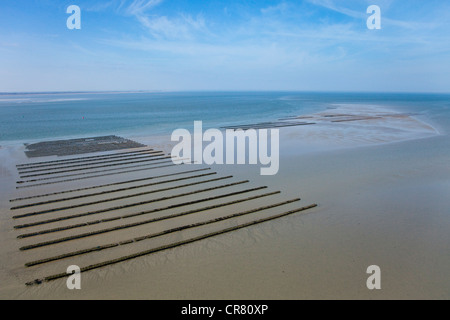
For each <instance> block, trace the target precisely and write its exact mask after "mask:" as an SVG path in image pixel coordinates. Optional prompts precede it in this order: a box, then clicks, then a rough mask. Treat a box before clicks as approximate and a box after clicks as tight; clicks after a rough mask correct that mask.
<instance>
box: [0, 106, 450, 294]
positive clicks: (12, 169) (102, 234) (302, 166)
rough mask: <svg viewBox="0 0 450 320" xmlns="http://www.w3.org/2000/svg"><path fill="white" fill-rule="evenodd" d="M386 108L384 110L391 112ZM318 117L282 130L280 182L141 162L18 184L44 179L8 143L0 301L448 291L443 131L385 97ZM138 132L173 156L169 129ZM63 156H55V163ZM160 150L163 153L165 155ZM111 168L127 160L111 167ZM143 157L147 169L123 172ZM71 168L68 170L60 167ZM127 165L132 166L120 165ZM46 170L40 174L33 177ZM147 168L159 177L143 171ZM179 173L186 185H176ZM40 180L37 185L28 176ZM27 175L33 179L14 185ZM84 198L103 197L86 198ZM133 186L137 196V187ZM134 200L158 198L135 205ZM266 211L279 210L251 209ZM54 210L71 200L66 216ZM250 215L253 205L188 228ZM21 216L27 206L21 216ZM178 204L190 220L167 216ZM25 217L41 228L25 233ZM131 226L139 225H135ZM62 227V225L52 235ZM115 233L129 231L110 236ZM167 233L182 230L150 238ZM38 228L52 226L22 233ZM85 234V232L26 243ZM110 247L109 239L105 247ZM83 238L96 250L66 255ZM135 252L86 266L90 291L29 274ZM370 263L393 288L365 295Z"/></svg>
mask: <svg viewBox="0 0 450 320" xmlns="http://www.w3.org/2000/svg"><path fill="white" fill-rule="evenodd" d="M381 114H382V115H385V116H384V117H380V115H381ZM386 114H387V116H386ZM311 117H314V118H315V122H316V124H315V125H311V126H295V127H284V128H280V137H281V150H280V155H281V159H280V172H279V173H278V175H277V176H275V177H263V176H260V175H259V167H252V166H212V167H205V166H197V165H194V166H190V165H183V166H171V164H170V163H164V164H159V165H155V164H154V162H149V163H152V164H148V163H145V162H144V163H139V164H124V165H118V166H116V167H114V169H117V170H115V171H114V170H113V171H109V172H103V173H93V174H92V175H101V174H106V173H108V174H109V173H111V175H105V176H98V177H95V178H86V179H80V180H77V179H79V178H85V177H88V176H89V174H87V175H85V177H81V176H80V175H78V173H83V172H84V171H73V172H62V173H57V174H55V175H57V176H58V178H56V179H48V180H39V181H32V182H23V183H21V184H16V182H17V181H18V180H22V181H23V180H25V179H29V180H35V179H45V178H44V177H47V176H35V177H28V178H20V176H19V172H18V170H17V168H16V164H20V163H27V162H30V161H29V160H28V159H26V158H25V155H24V153H23V151H24V149H23V148H24V147H22V146H17V147H14V148H13V147H11V148H4V149H2V150H0V151H1V153H2V159H5V161H4V162H2V172H3V176H2V180H3V181H4V183H2V199H1V200H2V201H1V212H2V216H1V222H2V224H1V226H2V230H1V237H2V243H6V244H7V245H5V246H4V247H3V248H2V251H1V253H0V254H1V261H2V268H1V278H2V283H4V284H5V285H4V286H2V288H1V290H0V296H1V297H2V298H18V299H20V298H38V299H39V298H44V299H45V298H58V299H59V298H61V299H67V298H69V299H74V298H75V299H76V298H82V299H85V298H89V299H96V298H107V299H116V298H131V299H140V298H145V299H309V298H311V299H321V298H325V299H329V298H331V299H342V298H344V299H345V298H353V299H383V298H406V299H408V298H412V299H414V298H448V297H449V296H450V292H449V289H448V288H450V283H449V280H448V279H449V277H448V275H447V270H448V267H449V266H450V261H449V257H448V255H447V254H446V253H447V252H448V250H449V247H448V246H449V243H450V238H449V236H448V230H449V227H450V220H449V217H448V214H447V212H446V208H448V207H450V203H449V202H448V199H447V197H445V194H446V192H447V191H448V190H449V187H450V185H449V181H450V180H449V177H450V172H449V169H448V161H449V160H450V159H449V154H450V150H449V146H448V144H447V143H446V139H445V137H444V136H440V135H439V134H438V133H437V132H436V130H434V129H433V128H432V127H431V126H429V125H428V124H426V123H424V122H422V121H420V120H418V119H415V118H414V117H413V116H411V115H395V112H391V111H389V110H380V109H379V108H378V109H377V108H373V107H366V110H362V109H361V107H358V108H351V107H350V106H341V107H337V109H332V110H329V111H328V112H327V113H324V114H321V115H318V114H315V115H311ZM356 117H358V120H356ZM330 119H333V121H334V120H336V119H340V120H344V119H345V120H349V119H352V120H354V121H339V122H332V121H330ZM135 140H136V141H138V142H140V143H142V144H145V145H148V146H150V147H151V148H152V149H155V150H161V151H162V154H165V155H167V153H169V152H170V148H169V146H170V143H168V142H167V141H168V139H167V137H159V138H156V137H139V138H136V139H135ZM138 150H139V149H136V150H134V151H138ZM418 150H420V152H419V151H418ZM121 152H123V151H121ZM145 152H151V151H145ZM102 155H104V157H103V158H101V161H97V160H98V159H97V160H94V159H95V158H94V159H90V160H93V161H90V162H88V163H90V165H91V167H96V166H97V165H96V163H98V162H104V161H105V160H106V158H108V157H109V156H111V157H112V156H116V157H117V154H116V155H112V154H110V153H108V154H106V153H103V154H102ZM91 156H99V154H95V155H91ZM148 156H150V155H148ZM78 157H81V156H78ZM134 157H142V154H141V155H139V156H138V155H134ZM57 159H58V160H59V158H57V157H51V158H46V159H45V161H55V160H57ZM64 159H67V161H70V163H69V162H67V163H65V164H61V163H59V164H57V163H52V165H53V166H54V165H55V164H57V167H59V168H60V169H58V171H65V170H73V169H77V168H79V167H76V165H77V164H79V163H77V162H75V161H78V160H75V159H73V158H72V159H71V160H69V158H64ZM114 159H115V160H119V159H122V160H123V159H124V158H114ZM150 159H152V158H149V159H147V160H150ZM38 160H39V161H41V159H33V162H37V161H38ZM85 160H86V159H85ZM110 160H113V159H110ZM160 161H161V162H163V161H165V160H157V161H156V162H160ZM125 162H126V161H124V163H125ZM114 163H117V162H110V164H114ZM147 164H148V167H145V166H143V167H134V168H126V167H131V166H134V165H147ZM39 165H42V164H39ZM84 165H86V163H84ZM64 166H70V168H66V169H64V168H61V167H64ZM159 166H161V168H154V167H159ZM165 166H168V167H165ZM150 167H153V168H150ZM41 169H44V167H39V168H30V167H29V168H27V170H25V171H32V170H41ZM103 169H107V168H91V169H87V170H86V172H95V171H99V170H103ZM109 169H113V168H112V167H111V168H109ZM141 169H142V170H141ZM132 170H139V171H132ZM20 171H22V172H23V171H24V170H20ZM194 171H195V172H194ZM117 172H123V173H120V174H114V173H117ZM183 172H184V173H183ZM37 173H43V172H42V171H37V172H34V173H33V172H28V173H25V174H22V176H23V175H33V174H37ZM75 173H77V175H74V176H70V177H64V176H65V175H71V174H75ZM169 175H170V176H169ZM48 177H51V175H49V176H48ZM146 178H149V180H148V181H147V180H145V181H144V180H143V179H146ZM150 178H151V179H150ZM181 178H185V180H181V181H180V180H177V181H173V180H175V179H181ZM69 179H70V180H69ZM71 179H74V180H71ZM64 180H69V181H64ZM55 181H63V182H58V183H53V182H55ZM49 182H52V183H49ZM155 183H156V184H155ZM34 184H40V185H39V186H35V187H27V185H34ZM144 185H145V186H144ZM180 185H185V186H182V187H180ZM12 186H13V188H12ZM16 186H20V187H21V188H20V189H15V188H14V187H16ZM22 187H23V188H22ZM88 188H89V189H88ZM260 188H261V189H260ZM119 189H120V191H117V192H116V191H115V190H119ZM122 189H124V190H122ZM157 190H163V191H157ZM202 190H203V191H202ZM87 193H90V194H94V195H93V196H90V197H85V195H86V194H87ZM137 193H139V194H141V195H139V196H137V197H133V195H135V194H137ZM180 194H186V195H183V196H180ZM39 195H45V196H43V197H37V196H39ZM26 197H27V198H28V199H23V200H17V201H13V202H10V200H11V199H18V198H26ZM299 198H301V200H298V199H299ZM137 199H139V201H138V200H137ZM205 199H210V200H205ZM59 200H62V201H59ZM289 201H292V202H289ZM38 202H47V203H40V204H38V205H33V206H31V207H22V208H17V209H13V210H11V207H13V206H20V205H22V206H23V205H26V204H36V203H38ZM94 202H95V203H94ZM138 202H147V203H145V204H139V205H136V203H138ZM87 203H89V204H88V205H85V204H87ZM225 203H229V205H226V206H225V205H224V204H225ZM315 203H317V204H318V207H316V208H311V209H308V210H306V211H305V212H297V213H294V214H290V215H287V216H285V217H282V218H279V219H276V220H271V221H267V222H264V223H261V224H257V225H253V226H246V227H244V228H241V229H237V230H233V232H228V233H225V234H217V235H214V236H213V237H208V238H206V239H203V240H199V241H196V242H192V243H189V244H187V245H183V246H179V247H175V248H172V249H168V250H164V251H159V252H156V253H153V254H148V255H144V256H139V254H140V253H142V252H146V251H148V250H151V249H152V248H155V249H157V248H160V247H161V248H162V247H164V246H167V245H168V244H175V243H181V242H183V241H186V240H189V239H193V238H195V237H198V236H201V235H208V234H215V233H218V232H220V231H221V230H226V229H230V228H231V229H232V228H235V227H237V226H239V225H246V224H247V223H250V222H252V221H254V220H256V219H266V218H270V217H273V216H275V215H277V214H279V213H285V212H289V211H292V210H298V209H301V208H303V207H304V206H305V207H307V206H308V205H310V204H315ZM177 204H178V205H179V206H174V205H177ZM277 204H279V206H277V207H270V206H274V205H277ZM81 205H82V206H81ZM214 206H218V207H214ZM69 207H71V208H69ZM263 207H267V208H266V209H264V210H261V211H253V210H258V209H260V208H263ZM269 207H270V208H269ZM55 208H56V209H58V208H59V209H60V210H56V211H54V210H55ZM61 208H62V209H61ZM164 208H169V209H164ZM204 208H209V209H206V210H205V209H204ZM105 210H107V211H105ZM189 211H193V213H191V214H189V213H188V212H189ZM245 212H249V213H248V214H244V215H241V216H239V217H237V216H236V217H234V218H230V219H226V220H221V221H217V222H214V223H211V224H204V225H200V226H198V227H194V228H186V229H183V230H178V228H180V227H182V226H189V225H192V224H201V223H204V222H206V221H210V220H215V219H221V218H224V217H227V216H230V215H233V214H238V213H245ZM30 213H33V215H29V214H30ZM137 214H139V215H137ZM20 215H22V216H24V215H25V216H24V217H23V218H16V219H13V218H12V217H13V216H20ZM26 215H28V216H26ZM168 215H178V217H177V218H176V219H163V218H164V217H166V216H168ZM58 219H62V220H58ZM152 219H153V220H154V221H152ZM49 220H54V221H52V222H50V221H49ZM20 224H22V225H25V224H35V225H34V226H30V227H24V228H21V229H15V228H14V227H15V226H16V227H17V226H18V225H20ZM85 224H86V225H85ZM125 225H129V227H127V228H124V226H125ZM58 228H63V229H64V230H62V231H56V229H58ZM114 228H119V229H117V230H112V231H105V230H107V229H114ZM164 230H177V231H176V232H172V233H167V234H164V235H161V236H158V237H150V236H152V235H156V234H158V233H161V232H162V231H164ZM50 231H51V232H50ZM32 233H42V234H39V235H33V236H29V237H25V238H21V239H18V238H17V236H20V235H22V236H23V235H27V234H32ZM82 234H85V235H86V236H85V237H83V238H76V239H75V238H74V239H70V240H67V241H63V242H58V243H55V244H50V245H44V246H40V247H36V248H33V249H30V250H20V248H23V247H27V246H33V245H36V244H39V243H40V244H42V243H46V242H52V241H53V242H55V241H61V239H63V238H70V237H79V236H80V235H82ZM89 234H92V235H89ZM145 237H148V239H144V238H145ZM141 239H142V240H141ZM136 240H141V241H136ZM101 246H106V247H105V248H104V250H103V249H102V250H101V251H95V248H100V247H101ZM108 246H111V247H108ZM87 249H91V250H92V251H89V252H86V253H83V254H79V255H72V256H70V257H69V256H67V255H68V254H74V253H77V252H80V253H81V252H82V251H85V250H87ZM126 256H136V258H133V259H130V260H127V261H121V262H120V263H115V264H111V265H107V266H104V267H102V268H98V269H93V270H90V271H89V272H86V273H83V277H82V290H81V291H80V292H74V291H69V290H67V288H66V286H65V280H64V279H58V280H55V281H50V282H45V281H44V283H42V284H40V285H33V286H26V285H25V283H27V282H30V281H31V282H33V281H34V280H35V279H40V280H42V279H45V277H47V276H50V275H58V274H60V273H61V272H64V270H65V268H67V266H69V265H70V264H77V265H79V266H80V267H85V266H92V265H95V264H98V263H104V262H107V261H111V260H114V259H117V258H120V257H126ZM138 256H139V257H138ZM57 257H64V258H63V259H60V260H54V261H51V262H45V263H41V264H36V265H34V266H30V267H25V264H27V263H30V262H31V263H36V262H39V261H40V260H42V259H48V258H57ZM373 264H376V265H379V266H380V267H381V270H382V290H381V291H377V292H374V291H369V290H368V289H367V288H366V285H365V283H366V279H367V276H368V275H367V274H366V273H365V271H366V269H367V267H368V266H369V265H373Z"/></svg>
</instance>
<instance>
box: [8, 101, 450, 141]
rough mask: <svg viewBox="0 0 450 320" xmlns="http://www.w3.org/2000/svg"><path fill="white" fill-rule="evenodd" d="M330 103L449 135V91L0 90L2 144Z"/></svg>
mask: <svg viewBox="0 0 450 320" xmlns="http://www.w3.org/2000/svg"><path fill="white" fill-rule="evenodd" d="M336 104H358V105H379V106H383V107H388V108H392V109H394V110H397V111H399V112H407V113H411V114H413V115H416V116H418V117H422V118H424V119H425V120H426V121H428V122H429V123H430V124H431V125H433V126H434V127H435V128H436V129H437V130H438V131H439V132H440V133H441V134H448V133H449V132H450V94H424V93H333V92H70V93H61V92H42V93H0V145H9V144H16V143H33V142H37V141H47V140H59V139H70V138H84V137H92V136H103V135H118V136H123V137H132V136H152V135H159V136H161V135H170V134H171V132H173V130H175V129H179V128H185V129H188V130H191V129H192V128H193V124H194V121H202V122H203V127H204V128H220V127H222V126H227V125H240V124H252V123H258V122H265V121H273V120H277V119H280V118H285V117H290V116H296V115H304V114H310V113H314V112H319V111H323V110H326V109H327V108H332V107H333V106H334V105H336Z"/></svg>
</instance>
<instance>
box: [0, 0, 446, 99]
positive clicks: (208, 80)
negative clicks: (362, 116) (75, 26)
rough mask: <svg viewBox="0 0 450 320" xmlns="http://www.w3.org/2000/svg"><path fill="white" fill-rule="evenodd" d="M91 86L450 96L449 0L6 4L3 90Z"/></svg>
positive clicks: (1, 10)
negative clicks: (375, 17) (372, 25)
mask: <svg viewBox="0 0 450 320" xmlns="http://www.w3.org/2000/svg"><path fill="white" fill-rule="evenodd" d="M73 4H74V5H78V6H79V7H80V8H81V30H69V29H67V27H66V20H67V18H68V17H69V14H67V13H66V8H67V7H68V6H69V5H73ZM369 5H378V6H379V7H380V8H381V14H382V17H381V19H382V20H381V23H382V29H381V30H369V29H368V28H367V26H366V20H367V18H368V17H369V14H367V13H366V9H367V7H368V6H369ZM83 90H88V91H96V90H172V91H179V90H180V91H184V90H300V91H311V90H312V91H402V92H405V91H421V92H449V91H450V1H442V0H427V1H424V0H369V1H366V0H359V1H356V0H304V1H302V0H296V1H255V0H245V1H231V0H225V1H223V0H222V1H216V0H211V1H209V0H110V1H108V0H105V1H96V0H70V1H55V0H39V1H37V0H1V2H0V92H11V91H83Z"/></svg>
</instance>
